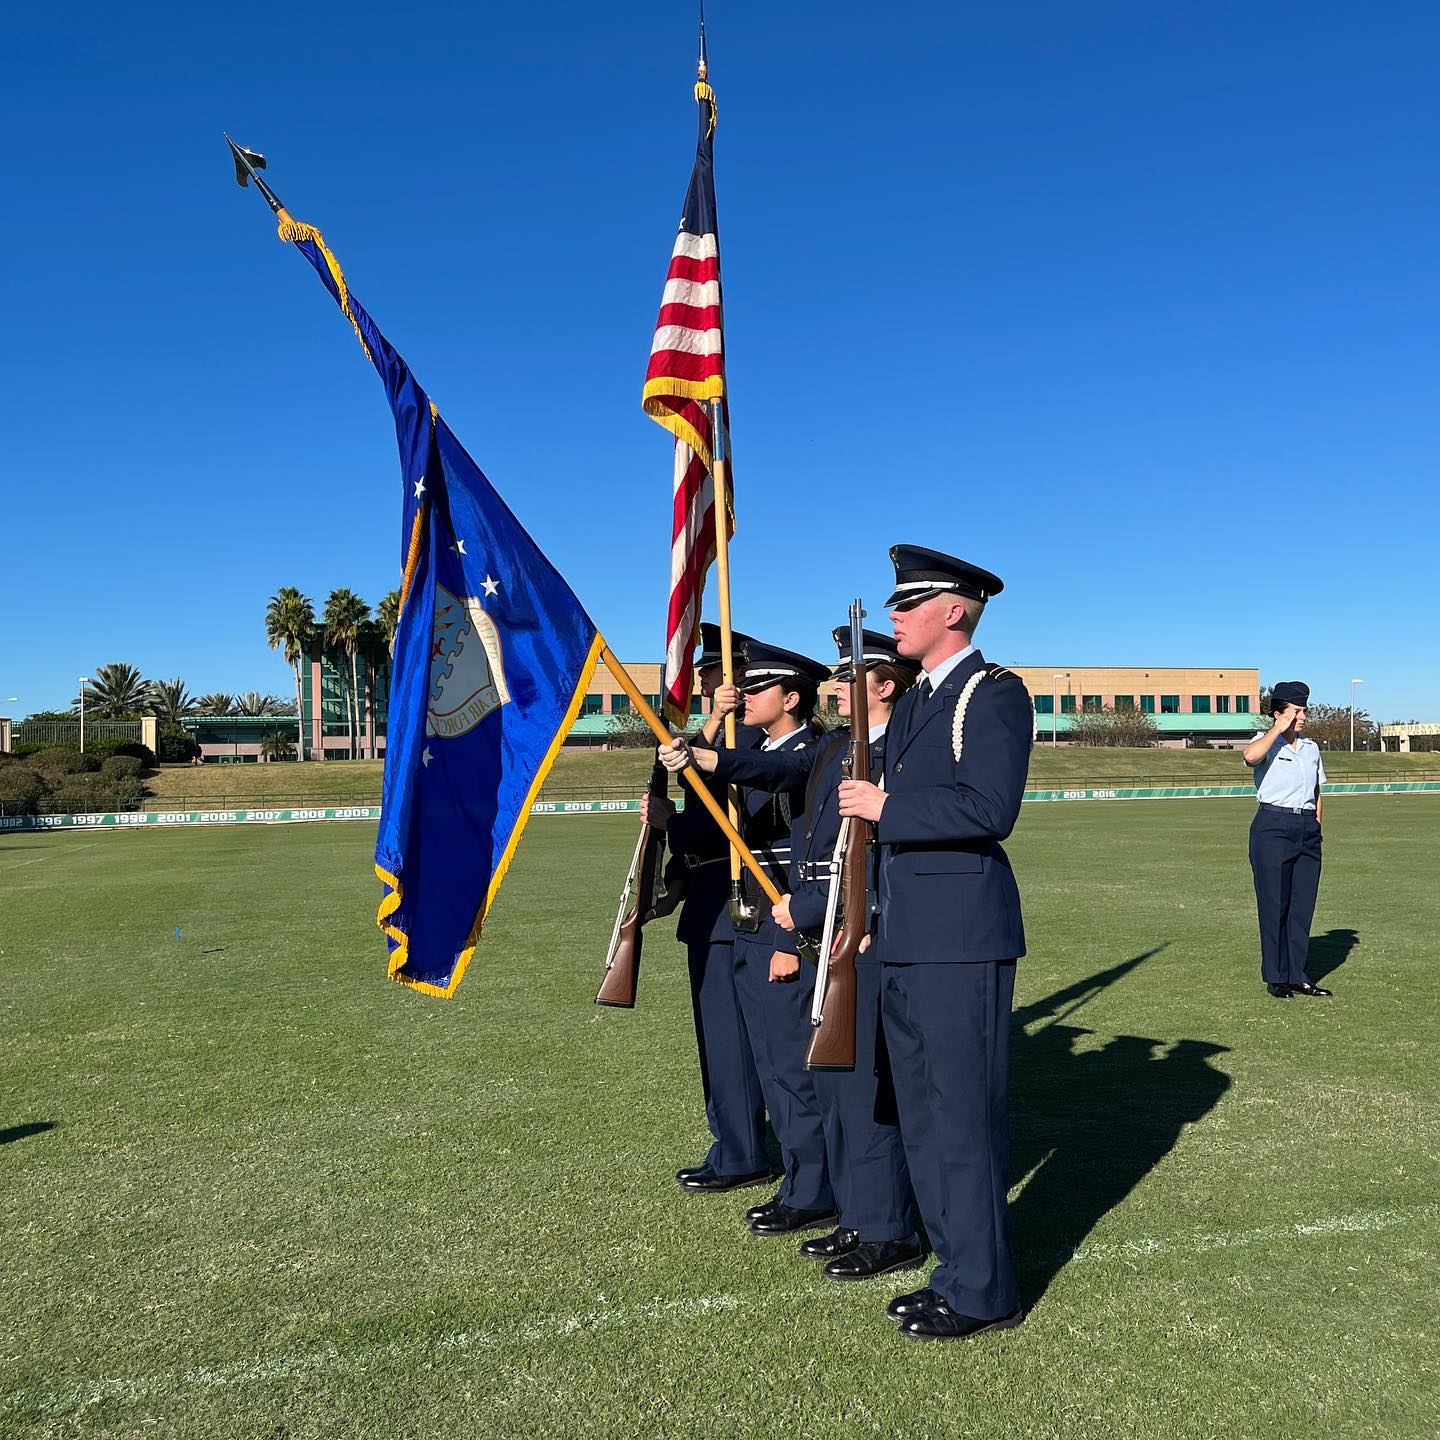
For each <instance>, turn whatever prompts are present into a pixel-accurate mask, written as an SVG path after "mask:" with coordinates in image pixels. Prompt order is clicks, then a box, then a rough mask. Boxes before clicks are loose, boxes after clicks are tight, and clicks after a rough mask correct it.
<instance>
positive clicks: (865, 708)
mask: <svg viewBox="0 0 1440 1440" xmlns="http://www.w3.org/2000/svg"><path fill="white" fill-rule="evenodd" d="M864 619H865V611H864V609H863V608H862V607H861V604H860V601H859V600H858V599H857V600H853V601H851V603H850V753H849V755H848V756H847V757H846V760H845V764H844V773H845V774H846V776H848V777H849V778H850V779H851V780H869V778H870V692H869V690H868V689H867V688H866V685H865V632H864V630H863V628H862V622H863V621H864ZM874 838H875V827H874V825H873V824H872V823H871V822H870V821H869V820H861V819H859V818H858V817H856V816H853V815H852V816H849V817H847V818H846V819H843V820H842V821H841V822H840V833H839V835H838V836H837V837H836V839H835V853H834V854H833V855H832V856H831V858H830V893H829V894H828V895H827V897H826V900H825V929H824V931H823V932H822V934H821V937H820V972H819V974H818V975H817V976H816V977H815V998H814V1000H813V1001H812V1002H811V1008H810V1024H811V1026H812V1027H813V1028H812V1030H811V1034H810V1045H809V1048H808V1049H807V1050H806V1051H805V1068H806V1069H807V1070H853V1069H854V1068H855V957H856V955H858V954H859V953H860V941H861V939H862V938H863V937H864V935H865V933H866V931H867V930H868V929H869V926H870V897H869V894H868V891H867V887H866V879H867V877H868V872H869V868H870V847H871V845H872V844H873V843H874ZM842 892H843V894H844V900H845V919H844V922H843V924H842V925H841V929H840V936H839V938H838V939H834V938H833V937H834V934H835V916H836V911H837V909H838V907H839V904H840V898H841V894H842Z"/></svg>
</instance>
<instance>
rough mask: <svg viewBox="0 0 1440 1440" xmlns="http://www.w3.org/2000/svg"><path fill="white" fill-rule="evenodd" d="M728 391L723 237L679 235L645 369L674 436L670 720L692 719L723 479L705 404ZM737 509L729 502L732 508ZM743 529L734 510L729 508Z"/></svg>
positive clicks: (653, 412)
mask: <svg viewBox="0 0 1440 1440" xmlns="http://www.w3.org/2000/svg"><path fill="white" fill-rule="evenodd" d="M724 398H725V351H724V338H723V324H722V310H721V301H720V260H719V250H718V246H717V244H716V239H715V236H714V235H690V234H687V233H686V232H685V231H681V233H680V234H679V235H678V236H677V237H676V239H675V249H674V251H673V252H672V253H671V256H670V271H669V274H668V275H667V276H666V279H665V290H664V293H663V294H662V295H661V299H660V315H659V318H658V319H657V321H656V323H655V338H654V341H653V342H652V344H651V347H650V364H649V367H648V369H647V370H646V372H645V397H644V403H645V413H646V414H647V415H649V416H650V417H651V418H652V419H653V420H655V421H657V422H658V423H659V424H661V425H663V426H664V427H665V428H666V429H667V430H669V431H670V432H671V434H673V435H674V436H675V478H674V512H673V516H672V521H671V539H670V606H669V613H668V616H667V623H666V639H665V696H664V706H665V712H666V715H667V717H668V718H669V719H670V721H671V722H672V723H673V724H675V725H683V724H685V723H686V721H687V720H688V718H689V711H690V696H691V694H692V691H693V688H694V674H693V662H692V654H693V651H694V648H695V642H696V640H697V639H698V638H699V632H700V605H701V601H702V599H703V597H704V593H705V576H706V574H707V572H708V571H709V569H710V565H711V562H712V561H713V560H714V558H715V482H714V475H713V463H714V462H713V459H712V452H711V427H710V414H709V409H708V407H707V405H706V404H705V402H706V401H710V400H719V401H720V402H721V405H722V407H723V405H724ZM727 509H728V507H727ZM727 523H728V525H729V529H728V531H727V534H733V533H734V529H735V524H734V518H733V515H727Z"/></svg>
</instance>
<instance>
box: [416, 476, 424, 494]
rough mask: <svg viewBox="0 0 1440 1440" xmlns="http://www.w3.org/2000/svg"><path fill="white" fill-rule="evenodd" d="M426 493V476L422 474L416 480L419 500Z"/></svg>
mask: <svg viewBox="0 0 1440 1440" xmlns="http://www.w3.org/2000/svg"><path fill="white" fill-rule="evenodd" d="M424 493H425V477H424V476H423V475H422V476H421V477H420V478H419V479H418V480H417V481H416V482H415V498H416V499H417V500H418V499H419V498H420V497H421V496H422V495H423V494H424Z"/></svg>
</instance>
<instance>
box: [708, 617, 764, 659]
mask: <svg viewBox="0 0 1440 1440" xmlns="http://www.w3.org/2000/svg"><path fill="white" fill-rule="evenodd" d="M730 642H731V647H730V648H731V653H732V654H733V656H734V658H735V663H736V664H737V665H743V664H744V663H745V656H746V654H747V653H748V651H749V648H750V646H751V645H752V644H754V641H752V640H751V638H750V637H749V636H748V635H744V634H742V633H741V632H740V631H739V630H732V631H731V632H730ZM719 663H720V627H719V626H718V625H715V624H712V623H711V622H710V621H709V620H702V621H701V622H700V653H699V655H697V656H696V657H695V668H696V669H697V670H703V669H704V668H705V667H706V666H707V665H718V664H719Z"/></svg>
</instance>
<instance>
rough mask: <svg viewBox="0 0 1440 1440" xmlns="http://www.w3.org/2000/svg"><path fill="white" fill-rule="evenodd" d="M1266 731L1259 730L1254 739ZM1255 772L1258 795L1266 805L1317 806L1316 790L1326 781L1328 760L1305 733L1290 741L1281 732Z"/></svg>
mask: <svg viewBox="0 0 1440 1440" xmlns="http://www.w3.org/2000/svg"><path fill="white" fill-rule="evenodd" d="M1266 733H1267V732H1266V731H1264V730H1257V731H1256V732H1255V734H1254V735H1252V736H1251V737H1250V738H1251V740H1252V741H1254V740H1260V739H1263V738H1264V736H1265V734H1266ZM1251 768H1252V769H1253V770H1254V771H1255V798H1256V799H1257V800H1259V801H1262V802H1263V803H1264V804H1266V805H1287V806H1289V807H1290V809H1292V810H1297V809H1305V810H1313V809H1314V808H1315V792H1316V790H1317V789H1318V788H1319V787H1320V786H1321V785H1323V784H1324V783H1325V762H1324V761H1323V760H1321V758H1320V747H1319V746H1318V745H1317V744H1316V743H1315V742H1314V741H1313V740H1310V739H1307V738H1306V737H1305V736H1304V735H1297V736H1296V737H1295V742H1294V744H1289V743H1287V741H1286V740H1285V737H1284V736H1283V735H1282V736H1280V737H1278V738H1277V739H1276V741H1275V743H1274V744H1273V745H1272V746H1271V747H1270V753H1269V754H1268V755H1267V756H1266V757H1265V758H1264V759H1263V760H1262V761H1261V762H1260V763H1259V764H1258V765H1255V766H1252V767H1251Z"/></svg>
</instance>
